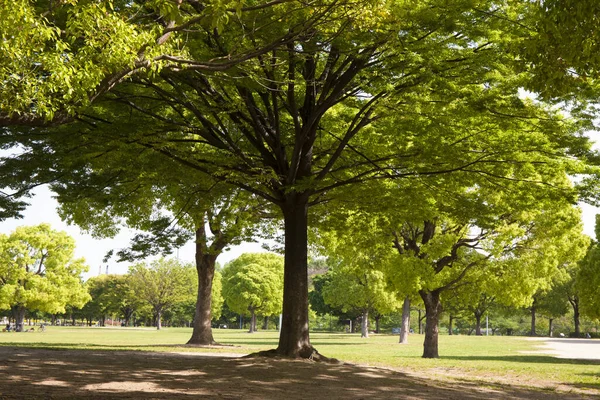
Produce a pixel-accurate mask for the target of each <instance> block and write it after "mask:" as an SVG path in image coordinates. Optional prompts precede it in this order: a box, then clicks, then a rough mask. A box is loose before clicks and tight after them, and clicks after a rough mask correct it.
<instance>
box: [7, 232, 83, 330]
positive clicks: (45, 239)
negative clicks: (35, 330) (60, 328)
mask: <svg viewBox="0 0 600 400" xmlns="http://www.w3.org/2000/svg"><path fill="white" fill-rule="evenodd" d="M0 249H1V250H2V251H1V252H0V308H5V309H6V308H11V307H13V308H14V309H15V310H16V316H15V319H16V323H17V327H18V328H19V327H22V326H23V319H24V317H25V312H26V311H27V310H31V311H34V310H39V311H43V312H49V313H60V312H65V307H66V306H68V305H72V306H76V307H83V305H84V304H85V303H86V302H87V301H88V300H89V299H90V296H89V294H88V293H87V291H86V289H85V287H84V285H83V281H82V278H81V274H83V273H84V272H85V271H87V269H88V267H87V266H86V265H85V262H84V260H83V259H81V258H79V259H76V258H75V257H74V251H75V241H74V240H73V238H71V237H70V236H69V235H67V234H66V233H65V232H59V231H55V230H53V229H51V227H50V225H48V224H41V225H37V226H23V227H20V228H17V229H16V230H15V231H14V232H13V233H11V234H10V235H8V236H6V235H0Z"/></svg>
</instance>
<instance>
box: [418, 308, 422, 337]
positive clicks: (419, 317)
mask: <svg viewBox="0 0 600 400" xmlns="http://www.w3.org/2000/svg"><path fill="white" fill-rule="evenodd" d="M417 312H418V313H419V314H418V316H417V319H418V320H419V328H418V329H419V335H420V334H421V333H423V330H422V329H421V319H422V318H421V310H417Z"/></svg>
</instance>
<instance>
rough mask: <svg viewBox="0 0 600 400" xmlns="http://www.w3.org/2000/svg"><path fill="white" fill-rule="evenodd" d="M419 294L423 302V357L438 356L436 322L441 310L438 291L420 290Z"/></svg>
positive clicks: (437, 328)
mask: <svg viewBox="0 0 600 400" xmlns="http://www.w3.org/2000/svg"><path fill="white" fill-rule="evenodd" d="M419 294H420V295H421V298H422V299H423V302H424V303H425V340H424V341H423V358H439V353H438V333H439V327H438V322H439V318H440V313H441V312H442V303H441V302H440V293H439V292H438V291H436V290H434V291H432V292H427V291H425V290H420V291H419Z"/></svg>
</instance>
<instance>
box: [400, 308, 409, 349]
mask: <svg viewBox="0 0 600 400" xmlns="http://www.w3.org/2000/svg"><path fill="white" fill-rule="evenodd" d="M409 331H410V299H409V298H408V296H406V297H405V298H404V303H403V304H402V326H401V327H400V343H401V344H408V332H409Z"/></svg>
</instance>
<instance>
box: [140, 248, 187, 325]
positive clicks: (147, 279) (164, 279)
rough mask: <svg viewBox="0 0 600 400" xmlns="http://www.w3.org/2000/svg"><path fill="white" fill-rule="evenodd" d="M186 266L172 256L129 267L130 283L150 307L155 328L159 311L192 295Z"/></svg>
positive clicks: (160, 315) (159, 323) (158, 321)
mask: <svg viewBox="0 0 600 400" xmlns="http://www.w3.org/2000/svg"><path fill="white" fill-rule="evenodd" d="M190 268H191V267H190V266H185V265H182V264H180V263H179V262H178V261H177V260H174V259H164V258H161V259H159V260H156V261H153V262H151V263H150V266H149V267H147V266H146V265H145V264H136V265H133V266H131V267H130V268H129V275H130V279H131V285H132V287H133V288H134V290H135V293H136V294H137V295H138V296H139V298H140V300H142V301H144V302H146V303H147V304H149V305H150V306H151V307H152V310H153V312H154V314H155V317H156V329H161V319H162V313H163V312H164V311H165V310H167V309H169V308H170V307H172V306H173V305H174V304H176V303H180V302H185V301H190V299H193V298H194V290H193V288H194V286H193V281H191V280H190V273H189V270H190Z"/></svg>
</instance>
